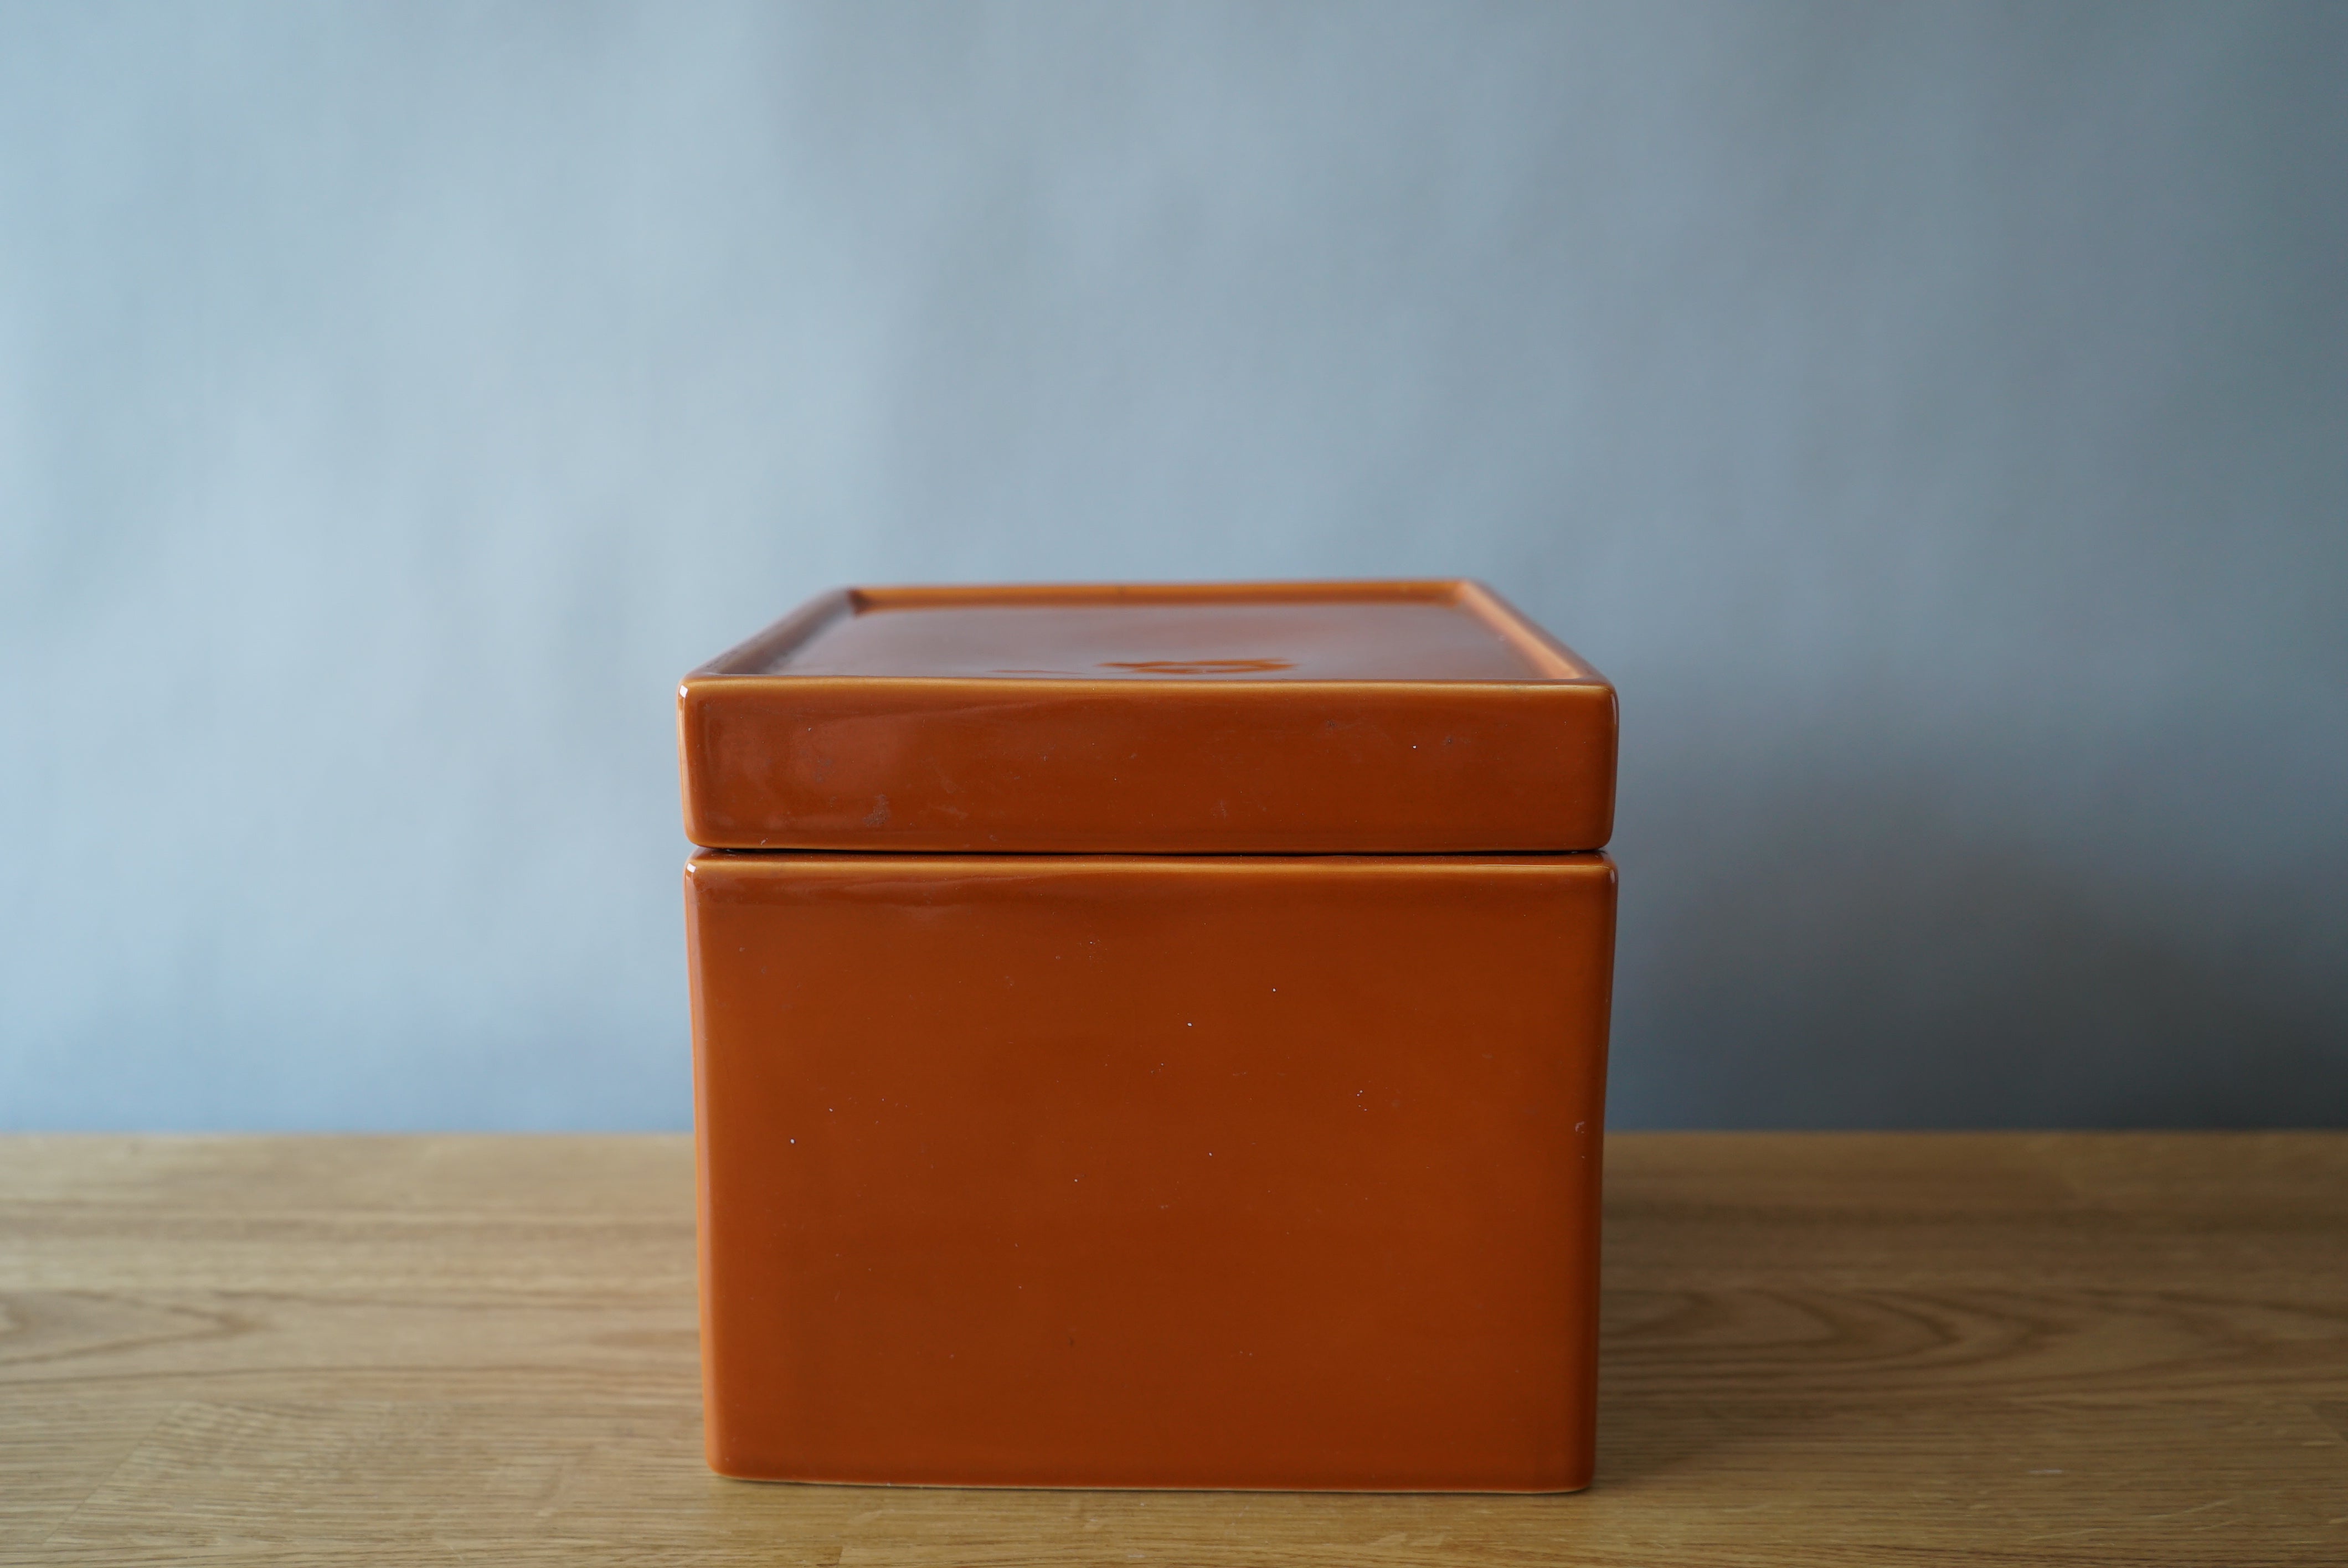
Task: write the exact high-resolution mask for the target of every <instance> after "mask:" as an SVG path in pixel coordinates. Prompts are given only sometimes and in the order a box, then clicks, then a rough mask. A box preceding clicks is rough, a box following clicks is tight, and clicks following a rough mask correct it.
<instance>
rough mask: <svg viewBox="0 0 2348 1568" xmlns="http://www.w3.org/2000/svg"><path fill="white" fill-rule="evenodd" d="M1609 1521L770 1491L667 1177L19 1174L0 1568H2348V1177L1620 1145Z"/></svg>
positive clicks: (620, 1170) (1574, 1502)
mask: <svg viewBox="0 0 2348 1568" xmlns="http://www.w3.org/2000/svg"><path fill="white" fill-rule="evenodd" d="M1608 1163H1609V1170H1608V1185H1609V1196H1608V1203H1607V1226H1608V1230H1607V1237H1606V1257H1607V1262H1606V1268H1607V1276H1606V1338H1605V1349H1604V1373H1603V1379H1602V1390H1603V1391H1602V1397H1601V1414H1600V1440H1601V1450H1600V1461H1599V1477H1598V1484H1597V1485H1596V1486H1595V1487H1594V1488H1593V1489H1592V1490H1591V1491H1588V1492H1585V1493H1582V1494H1581V1495H1579V1496H1573V1497H1533V1498H1519V1497H1378V1496H1326V1495H1321V1496H1315V1495H1301V1494H1285V1493H1257V1494H1246V1493H1163V1492H1160V1493H1150V1492H1073V1491H1058V1492H1054V1491H923V1490H892V1489H886V1488H859V1487H809V1486H772V1485H757V1484H753V1483H746V1482H740V1481H723V1480H720V1479H719V1478H717V1477H716V1476H714V1475H711V1474H710V1473H709V1472H708V1471H705V1469H704V1468H703V1466H702V1462H701V1457H700V1451H701V1441H700V1430H699V1426H700V1417H699V1411H698V1407H697V1398H698V1390H697V1384H696V1373H695V1332H694V1298H693V1292H694V1282H693V1185H692V1184H693V1176H692V1160H691V1150H690V1146H689V1144H688V1143H687V1142H686V1141H685V1140H684V1139H682V1138H673V1137H607V1138H572V1137H563V1138H545V1137H428V1138H243V1139H235V1138H222V1139H191V1138H114V1137H107V1138H95V1137H93V1138H65V1137H60V1138H49V1137H17V1138H9V1139H0V1562H6V1563H18V1562H41V1563H149V1562H154V1563H162V1562H173V1563H185V1562H191V1561H224V1562H236V1563H275V1562H303V1563H340V1562H353V1563H356V1562H365V1563H440V1562H447V1561H451V1560H461V1559H481V1560H491V1561H497V1562H501V1563H531V1562H539V1561H547V1562H553V1561H561V1562H565V1563H573V1562H576V1563H592V1562H603V1561H610V1562H680V1563H684V1562H691V1563H901V1564H927V1563H1031V1562H1041V1563H1117V1564H1123V1563H1247V1564H1269V1563H1331V1564H1334V1563H1345V1564H1356V1563H1358V1564H1434V1563H1509V1564H1524V1563H1624V1564H1641V1565H1644V1568H1653V1565H1663V1564H1673V1563H1724V1564H1725V1563H1917V1562H1939V1561H1949V1562H1963V1563H2062V1564H2069V1565H2076V1564H2083V1563H2327V1564H2343V1563H2348V1135H2343V1134H2322V1133H2315V1134H2280V1135H2227V1134H2187V1135H2136V1134H2121V1135H2109V1134H2104V1135H2079V1134H2061V1135H2014V1134H2003V1135H1983V1136H1973V1135H1896V1136H1895V1135H1884V1136H1877V1135H1836V1134H1826V1135H1808V1134H1805V1135H1766V1136H1750V1135H1719V1134H1668V1135H1646V1136H1623V1137H1619V1138H1617V1139H1615V1140H1613V1141H1612V1143H1611V1144H1610V1147H1609V1150H1608Z"/></svg>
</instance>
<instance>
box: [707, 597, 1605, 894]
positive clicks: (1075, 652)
mask: <svg viewBox="0 0 2348 1568" xmlns="http://www.w3.org/2000/svg"><path fill="white" fill-rule="evenodd" d="M677 723H678V748H679V754H680V760H681V764H682V767H683V772H684V785H685V835H686V836H687V837H689V838H691V839H692V840H693V841H694V842H695V843H696V844H699V845H704V846H705V847H707V848H712V849H857V850H933V851H934V850H949V851H951V850H998V851H999V850H1014V851H1054V852H1100V853H1128V854H1186V853H1189V854H1207V853H1218V852H1220V853H1292V854H1305V853H1346V852H1351V853H1393V854H1433V853H1442V852H1456V851H1475V850H1591V849H1597V848H1601V847H1602V846H1603V845H1605V843H1606V840H1607V838H1608V837H1609V836H1610V835H1611V834H1612V826H1613V815H1614V735H1615V702H1614V689H1613V687H1612V686H1611V685H1609V684H1608V683H1607V682H1606V679H1605V677H1603V676H1601V675H1600V674H1599V673H1598V672H1597V671H1595V670H1592V669H1591V667H1590V666H1589V665H1588V664H1586V663H1584V662H1582V661H1581V659H1579V658H1578V657H1576V656H1575V655H1574V654H1573V653H1572V652H1571V651H1570V650H1568V649H1567V648H1566V647H1565V646H1564V645H1563V644H1562V643H1560V642H1558V641H1555V640H1554V639H1552V638H1551V637H1550V636H1549V635H1548V634H1547V633H1545V632H1543V631H1542V630H1540V628H1539V627H1537V626H1535V625H1534V624H1533V623H1532V622H1531V621H1529V620H1526V619H1525V618H1524V617H1523V616H1522V615H1520V614H1519V613H1518V612H1517V611H1516V610H1514V609H1512V608H1511V607H1510V606H1509V605H1508V604H1507V603H1505V602H1504V601H1503V600H1501V599H1500V598H1499V597H1498V595H1497V594H1495V593H1493V592H1492V591H1491V590H1490V589H1486V588H1484V587H1483V586H1482V585H1480V584H1478V583H1473V582H1465V581H1435V582H1313V583H1245V584H1199V585H1159V586H1147V587H1034V588H887V589H880V588H870V589H866V588H859V589H842V590H840V591H839V592H837V593H832V594H829V595H827V596H825V597H823V598H821V599H819V600H814V601H813V602H811V603H809V604H808V605H805V606H803V607H802V608H800V609H799V610H798V611H796V612H795V613H793V614H792V615H790V616H788V617H787V618H786V619H784V620H780V621H778V622H777V623H776V624H775V625H774V626H772V627H770V628H768V629H767V630H765V631H763V632H761V633H760V634H759V635H757V637H755V638H753V639H751V640H750V641H747V642H745V643H743V644H742V645H741V646H740V647H738V648H736V649H734V650H733V651H730V652H728V653H726V654H725V655H724V656H722V657H720V658H719V659H717V660H716V661H713V662H711V663H709V664H705V665H704V666H702V668H700V669H698V670H696V671H694V672H693V673H692V674H690V675H688V676H686V677H685V682H684V684H683V686H682V687H681V688H680V689H679V691H678V692H677Z"/></svg>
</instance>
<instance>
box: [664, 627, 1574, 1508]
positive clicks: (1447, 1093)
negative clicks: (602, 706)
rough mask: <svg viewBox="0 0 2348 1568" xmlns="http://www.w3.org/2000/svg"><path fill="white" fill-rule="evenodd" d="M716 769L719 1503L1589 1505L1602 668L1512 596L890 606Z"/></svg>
mask: <svg viewBox="0 0 2348 1568" xmlns="http://www.w3.org/2000/svg"><path fill="white" fill-rule="evenodd" d="M679 728H680V740H681V749H682V755H683V765H684V775H685V778H684V783H685V815H686V822H687V826H688V831H689V832H690V834H691V835H692V836H693V837H694V838H695V840H696V841H697V842H698V843H701V844H703V845H706V846H708V850H707V852H705V853H704V854H701V855H698V856H695V858H694V859H693V860H692V862H691V863H690V864H689V865H688V866H687V867H686V876H685V890H686V928H687V933H688V938H689V947H690V964H691V974H692V994H693V1011H694V1052H695V1107H696V1127H697V1132H698V1144H699V1153H700V1194H701V1214H700V1222H701V1223H700V1236H701V1266H702V1358H703V1368H704V1385H705V1396H706V1414H707V1432H708V1451H709V1460H710V1463H711V1464H712V1465H713V1466H714V1467H715V1468H716V1469H717V1470H719V1471H723V1472H725V1473H726V1474H729V1475H737V1476H747V1477H756V1478H764V1479H771V1480H793V1481H874V1482H895V1483H932V1484H947V1485H1013V1486H1019V1485H1029V1486H1127V1487H1131V1486H1163V1487H1270V1488H1330V1489H1380V1490H1419V1489H1426V1490H1474V1491H1487V1490H1488V1491H1564V1490H1570V1489H1573V1488H1576V1487H1581V1486H1584V1485H1586V1484H1588V1482H1589V1480H1590V1476H1591V1462H1592V1446H1593V1424H1594V1423H1593V1417H1594V1408H1595V1401H1594V1392H1595V1389H1594V1375H1595V1354H1596V1335H1597V1324H1596V1311H1597V1270H1598V1198H1599V1174H1600V1144H1601V1128H1602V1122H1603V1113H1604V1085H1605V1060H1606V1028H1607V1004H1608V991H1609V981H1610V977H1611V972H1612V948H1613V918H1614V870H1613V866H1612V864H1611V863H1610V862H1609V861H1608V860H1607V858H1606V857H1605V856H1603V855H1601V854H1599V853H1597V852H1598V850H1599V849H1600V848H1601V846H1602V845H1603V844H1604V843H1605V840H1606V837H1607V835H1608V831H1609V828H1610V825H1611V821H1612V804H1613V773H1614V730H1615V719H1614V698H1613V692H1612V689H1611V688H1610V687H1609V686H1608V685H1607V684H1606V682H1604V680H1603V679H1602V678H1601V677H1600V676H1599V675H1598V674H1597V673H1596V672H1595V671H1592V670H1591V669H1590V668H1589V667H1588V666H1587V665H1585V664H1583V663H1581V661H1579V660H1578V659H1576V658H1575V657H1574V656H1573V655H1572V654H1571V653H1570V652H1569V651H1566V650H1565V649H1564V648H1562V647H1561V646H1560V645H1559V644H1557V643H1555V642H1554V641H1550V639H1549V638H1547V637H1546V636H1545V635H1543V634H1542V633H1541V632H1540V630H1537V629H1536V628H1534V627H1533V626H1532V625H1531V624H1530V623H1529V622H1528V621H1526V620H1523V619H1522V618H1521V617H1520V616H1519V615H1518V614H1516V613H1515V612H1514V611H1513V610H1510V609H1509V607H1508V606H1506V605H1505V604H1503V603H1502V602H1501V601H1500V600H1498V599H1497V598H1496V597H1494V596H1493V595H1491V594H1490V593H1489V592H1488V590H1485V589H1481V588H1479V587H1478V586H1476V585H1474V584H1468V583H1457V582H1432V583H1366V584H1303V585H1298V584H1279V585H1249V586H1240V587H1199V588H1128V589H1114V588H1101V589H1078V588H1056V589H872V590H851V591H850V592H847V593H843V594H839V595H836V596H833V597H832V598H829V599H827V600H819V601H818V602H817V603H816V604H814V605H811V606H809V607H808V608H807V609H805V610H801V611H800V612H799V613H798V614H797V615H794V616H792V617H791V618H789V619H788V620H785V621H783V622H781V623H780V624H778V626H777V627H776V628H774V629H773V630H770V631H768V632H767V633H765V634H763V635H762V636H760V637H759V638H757V639H756V640H754V641H751V642H748V643H746V644H744V645H743V646H742V647H741V648H739V649H736V651H733V652H731V653H729V654H727V655H726V656H725V657H723V658H721V659H719V660H718V661H716V662H714V663H712V664H710V665H707V666H705V668H703V669H702V670H699V671H695V673H694V674H693V675H691V676H689V677H687V679H686V681H685V685H684V688H683V690H682V692H680V697H679Z"/></svg>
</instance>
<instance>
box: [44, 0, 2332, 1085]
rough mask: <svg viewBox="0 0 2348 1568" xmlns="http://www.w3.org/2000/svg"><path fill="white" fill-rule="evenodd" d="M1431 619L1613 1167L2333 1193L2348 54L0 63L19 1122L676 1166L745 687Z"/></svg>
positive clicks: (605, 56) (1725, 34)
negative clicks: (726, 753)
mask: <svg viewBox="0 0 2348 1568" xmlns="http://www.w3.org/2000/svg"><path fill="white" fill-rule="evenodd" d="M1438 573H1439V574H1450V573H1465V574H1473V575H1477V576H1481V577H1484V578H1486V579H1489V580H1490V581H1491V582H1493V583H1494V584H1495V585H1497V586H1498V588H1499V589H1501V590H1502V591H1503V592H1505V593H1507V594H1509V595H1510V596H1512V597H1513V598H1515V599H1517V600H1519V602H1520V603H1522V604H1524V605H1525V606H1526V607H1527V608H1529V610H1533V611H1534V612H1535V613H1536V614H1537V615H1538V616H1539V617H1540V619H1542V620H1544V621H1546V622H1547V623H1548V624H1549V625H1550V627H1551V628H1552V629H1554V630H1556V631H1557V632H1558V633H1559V634H1560V635H1561V636H1563V637H1564V638H1565V639H1566V640H1567V641H1570V642H1572V643H1574V644H1575V645H1576V646H1577V647H1578V648H1580V649H1581V651H1583V652H1584V653H1586V654H1587V655H1589V656H1590V657H1591V659H1592V660H1593V661H1596V662H1597V663H1598V664H1599V665H1600V666H1601V668H1602V669H1604V670H1605V671H1608V673H1609V674H1611V675H1612V676H1613V677H1614V679H1615V680H1616V681H1617V682H1618V683H1619V685H1620V686H1621V688H1622V697H1623V712H1624V723H1625V729H1624V744H1623V752H1622V814H1621V832H1620V835H1619V836H1618V838H1617V841H1616V844H1617V849H1618V854H1619V857H1620V859H1621V861H1622V867H1623V902H1622V960H1621V981H1620V988H1619V999H1618V1009H1617V1033H1616V1056H1615V1075H1614V1083H1615V1094H1614V1112H1615V1119H1616V1122H1617V1124H1619V1125H1634V1126H1635V1125H1698V1126H1701V1125H1756V1124H1760V1125H1766V1124H1776V1125H1793V1126H1801V1125H1824V1126H1840V1125H1864V1124H1875V1125H1926V1126H1937V1125H1961V1124H2061V1123H2077V1124H2129V1123H2145V1124H2193V1123H2203V1122H2208V1123H2290V1122H2343V1121H2348V972H2343V953H2348V6H2343V5H2305V6H2278V5H2154V4H2146V3H2135V0H2131V3H2128V4H2121V5H2017V6H1992V5H1978V6H1960V5H1931V6H1918V7H1902V6H1897V5H1879V4H1859V5H1774V6H1755V5H1742V4H1738V5H1718V6H1705V5H1622V6H1571V7H1558V6H1518V5H1507V6H1481V5H1436V6H1402V5H1238V6H1213V5H1196V4H1189V3H1184V4H1169V5H1157V6H1120V5H1010V6H999V7H995V6H960V5H955V6H934V7H932V6H920V7H912V8H894V7H891V6H886V5H861V4H860V5H844V6H839V7H832V6H820V5H791V6H781V7H774V6H766V5H703V6H682V5H641V6H588V5H571V4H550V5H449V6H433V5H419V4H415V3H412V0H411V3H402V4H394V5H376V6H366V5H338V6H316V5H297V4H284V5H260V6H254V5H229V4H208V5H146V6H116V5H79V4H77V5H49V4H42V5H11V6H8V7H6V8H5V9H0V1125H7V1126H15V1127H93V1128H98V1127H104V1128H260V1127H324V1128H345V1127H638V1126H680V1125H683V1124H684V1123H685V1121H686V1119H687V1117H688V1113H689V1112H688V1094H687V1085H688V1077H687V1067H686V1050H685V984H684V978H683V956H682V941H681V934H680V921H679V899H678V895H677V890H676V875H677V867H678V865H679V863H680V861H681V860H682V858H683V856H684V854H685V845H684V844H683V842H682V840H681V838H680V836H679V829H678V826H677V813H676V806H675V771H674V764H673V761H672V749H671V748H672V739H671V735H672V732H671V708H670V702H671V692H672V688H673V684H674V682H675V677H676V676H678V675H679V674H680V673H682V672H683V671H685V669H686V668H688V667H689V666H690V665H692V664H694V663H696V662H698V661H700V660H702V659H703V658H705V657H707V656H709V655H711V654H714V653H715V652H716V651H718V650H719V649H721V648H723V647H725V646H726V645H727V644H728V643H730V642H732V641H736V639H738V638H739V637H741V636H743V635H745V634H747V632H749V631H751V630H755V629H756V628H757V627H758V626H760V625H761V624H763V623H764V622H765V621H767V620H769V619H771V618H772V617H773V616H775V615H776V614H778V613H779V612H780V611H782V610H786V609H788V608H789V607H790V606H791V605H792V604H793V603H795V602H796V601H798V600H799V599H801V598H802V597H804V596H806V595H808V594H809V593H812V592H814V591H816V590H818V589H822V588H825V587H828V586H830V585H832V584H835V583H840V582H850V581H859V580H868V581H869V580H880V581H905V580H911V581H924V580H938V581H953V580H984V579H1165V578H1187V579H1200V578H1221V577H1251V578H1252V577H1293V576H1320V575H1355V574H1361V575H1389V574H1392V575H1403V574H1438Z"/></svg>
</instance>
